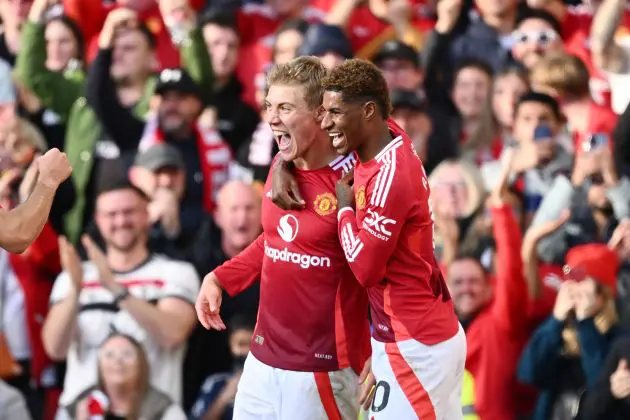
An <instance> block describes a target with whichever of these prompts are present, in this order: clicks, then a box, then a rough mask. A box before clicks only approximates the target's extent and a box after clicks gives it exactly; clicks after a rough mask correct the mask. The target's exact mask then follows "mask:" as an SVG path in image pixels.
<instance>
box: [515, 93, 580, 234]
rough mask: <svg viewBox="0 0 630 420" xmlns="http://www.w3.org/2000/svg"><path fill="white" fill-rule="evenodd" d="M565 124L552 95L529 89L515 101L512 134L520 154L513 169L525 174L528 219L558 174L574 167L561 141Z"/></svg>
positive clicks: (525, 198) (516, 172) (524, 187)
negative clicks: (516, 102) (528, 91)
mask: <svg viewBox="0 0 630 420" xmlns="http://www.w3.org/2000/svg"><path fill="white" fill-rule="evenodd" d="M562 126H563V117H562V114H561V113H560V107H559V105H558V102H557V101H556V100H555V99H554V98H552V97H551V96H549V95H546V94H543V93H539V92H530V93H527V94H525V95H524V96H522V97H521V98H520V100H519V102H518V104H517V105H516V111H515V117H514V125H513V131H512V135H513V137H514V140H515V141H516V144H517V155H516V156H517V158H516V159H515V160H514V166H513V167H512V172H513V173H514V174H515V175H518V176H521V175H522V177H523V178H522V183H523V184H522V191H523V195H524V197H523V199H524V201H525V209H524V210H525V213H526V221H527V223H529V220H531V218H532V217H533V215H534V213H535V212H536V209H538V206H539V205H540V202H541V201H542V198H543V196H545V195H546V194H547V193H549V191H550V190H551V188H552V185H553V182H554V179H555V178H556V176H558V175H560V174H565V175H566V174H568V173H569V172H570V171H571V166H572V165H573V157H572V155H570V154H569V152H567V149H566V148H565V147H563V145H562V144H561V143H560V139H561V136H560V135H561V130H562ZM568 147H570V145H569V146H568ZM556 217H557V216H556Z"/></svg>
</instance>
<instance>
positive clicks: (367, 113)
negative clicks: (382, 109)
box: [363, 101, 378, 121]
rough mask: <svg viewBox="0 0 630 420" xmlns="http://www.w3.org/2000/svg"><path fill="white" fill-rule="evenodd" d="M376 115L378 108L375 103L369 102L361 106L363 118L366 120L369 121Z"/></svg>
mask: <svg viewBox="0 0 630 420" xmlns="http://www.w3.org/2000/svg"><path fill="white" fill-rule="evenodd" d="M377 113H378V108H377V106H376V103H374V102H372V101H370V102H368V103H366V104H365V105H363V118H365V119H366V120H368V121H369V120H372V119H374V118H376V115H377Z"/></svg>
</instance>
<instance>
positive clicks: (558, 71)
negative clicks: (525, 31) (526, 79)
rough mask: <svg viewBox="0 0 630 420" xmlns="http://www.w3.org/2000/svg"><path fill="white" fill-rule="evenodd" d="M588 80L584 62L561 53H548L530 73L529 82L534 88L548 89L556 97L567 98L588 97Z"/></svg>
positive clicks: (574, 56) (576, 57) (588, 76)
mask: <svg viewBox="0 0 630 420" xmlns="http://www.w3.org/2000/svg"><path fill="white" fill-rule="evenodd" d="M589 80H590V75H589V72H588V68H587V67H586V65H585V64H584V62H583V61H582V60H581V59H580V58H579V57H578V56H576V55H571V54H566V53H562V52H556V53H549V54H548V55H546V56H545V57H543V58H542V59H541V60H540V61H539V62H538V64H536V66H535V67H534V68H533V69H532V70H531V73H530V81H531V83H532V86H534V87H535V88H536V87H543V90H546V89H550V90H553V91H554V93H555V94H556V95H559V96H562V97H569V98H581V97H584V96H587V95H589V94H590V88H589ZM536 90H539V89H536Z"/></svg>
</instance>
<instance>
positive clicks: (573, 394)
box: [518, 244, 619, 420]
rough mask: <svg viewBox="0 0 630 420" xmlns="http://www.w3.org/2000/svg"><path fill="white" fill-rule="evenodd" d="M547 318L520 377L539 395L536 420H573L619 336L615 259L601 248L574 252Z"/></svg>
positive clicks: (533, 340) (527, 353) (527, 351)
mask: <svg viewBox="0 0 630 420" xmlns="http://www.w3.org/2000/svg"><path fill="white" fill-rule="evenodd" d="M566 263H567V271H568V270H570V272H569V273H568V275H567V280H565V281H564V282H563V283H562V285H561V286H560V291H559V292H558V296H557V298H556V304H555V307H554V308H553V315H552V316H551V317H549V318H548V319H547V320H546V321H545V322H544V323H543V324H542V325H541V326H540V327H538V329H537V330H536V331H535V332H534V335H533V336H532V338H531V339H530V341H529V343H528V345H527V347H526V348H525V350H524V351H523V354H522V356H521V360H520V363H519V369H518V377H519V379H520V380H521V381H522V382H524V383H526V384H529V385H533V386H535V387H536V388H538V389H539V390H541V391H542V393H541V395H540V397H539V399H538V403H537V405H536V411H535V414H534V417H533V418H534V420H549V419H551V420H565V419H573V418H575V415H576V414H577V412H578V408H579V404H580V399H581V398H582V394H583V393H584V391H585V390H586V389H590V388H591V387H592V386H593V384H594V383H595V381H596V379H597V377H598V375H599V372H600V371H601V369H602V366H603V364H604V360H605V358H606V355H607V354H608V351H609V348H610V344H611V343H612V341H613V340H614V338H615V337H616V336H617V334H618V325H617V324H618V317H617V310H616V308H615V301H614V297H615V292H616V274H617V270H618V268H619V261H618V257H617V255H616V253H615V252H614V251H612V250H610V249H608V247H607V246H606V245H603V244H587V245H581V246H577V247H575V248H573V249H571V251H569V253H568V254H567V257H566Z"/></svg>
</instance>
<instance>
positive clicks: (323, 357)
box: [196, 57, 370, 420]
mask: <svg viewBox="0 0 630 420" xmlns="http://www.w3.org/2000/svg"><path fill="white" fill-rule="evenodd" d="M325 73H326V69H325V67H324V66H323V65H322V64H321V63H320V62H319V60H317V59H316V58H314V57H300V58H297V59H294V60H292V61H290V62H288V63H285V64H282V65H278V66H275V67H274V68H273V69H272V70H271V72H270V74H269V76H268V83H269V91H268V94H267V97H266V99H265V108H266V114H267V118H268V121H269V124H270V126H271V129H272V130H273V132H274V137H275V140H276V142H277V144H278V147H279V149H280V154H279V158H277V162H278V163H279V162H283V161H284V162H289V161H292V162H293V165H294V167H295V168H294V171H293V172H294V174H295V179H296V180H297V184H298V185H299V186H300V187H301V189H302V194H303V195H302V196H303V204H304V205H303V208H302V209H295V210H282V209H280V208H279V207H277V206H275V205H274V204H273V202H272V199H271V198H272V195H273V194H274V193H279V190H278V189H276V188H275V186H274V188H273V190H274V191H273V192H272V188H271V187H272V177H271V176H270V177H268V179H267V182H266V184H265V187H264V198H263V204H262V218H263V233H262V234H261V235H260V236H259V237H258V238H257V239H256V240H255V241H254V242H253V243H252V244H251V245H250V246H249V247H248V248H247V249H245V250H244V251H243V252H242V253H241V254H239V255H238V256H236V257H234V258H233V259H231V260H230V261H228V262H226V263H225V264H223V265H222V266H220V267H218V268H217V269H215V270H214V271H213V272H211V273H210V274H208V275H207V276H206V278H205V279H204V282H203V286H202V289H201V292H200V294H199V297H198V299H197V305H196V308H197V315H198V318H199V320H200V322H201V323H202V324H203V325H204V326H205V327H206V328H214V329H219V330H220V329H224V328H225V325H224V324H223V321H222V320H221V318H220V317H219V315H218V314H219V307H220V304H221V293H222V289H223V290H225V291H227V292H228V294H230V295H232V296H233V295H236V294H238V293H239V292H241V291H242V290H244V289H246V288H247V287H248V286H249V285H251V284H252V283H253V282H254V281H256V280H257V279H259V278H260V282H261V285H260V309H259V312H258V321H257V324H256V329H255V331H254V338H253V341H252V343H251V353H250V355H249V356H248V358H247V360H246V362H245V367H244V371H243V375H242V377H241V380H240V383H239V387H238V392H237V395H236V401H235V407H234V417H235V418H238V419H254V418H256V419H259V418H263V417H264V418H273V419H286V420H293V419H302V418H329V419H342V418H343V419H352V420H354V419H356V418H357V415H358V412H357V409H358V407H357V404H356V396H357V394H356V392H357V385H358V381H357V379H358V376H357V374H356V372H358V371H360V370H361V369H363V367H364V365H365V362H366V359H367V358H368V357H369V352H370V346H369V324H368V319H367V310H368V298H367V294H366V292H365V290H364V289H362V288H361V286H360V285H359V284H358V283H357V282H356V280H355V278H354V276H353V275H352V271H351V270H350V268H349V266H348V264H347V262H346V260H345V257H344V253H343V250H342V248H341V245H340V244H339V241H338V240H337V216H336V209H337V202H336V199H335V195H334V188H335V183H336V181H337V180H338V179H339V178H340V177H341V175H342V174H343V173H345V172H347V171H348V170H350V169H351V168H352V167H353V166H354V160H355V159H354V156H347V157H343V156H337V155H336V153H335V151H334V150H333V149H332V147H331V146H330V143H329V141H328V136H327V135H326V133H325V132H323V131H322V130H321V129H320V128H319V122H320V120H321V119H320V118H319V115H320V114H319V111H318V109H319V105H320V104H321V80H322V78H323V77H324V75H325Z"/></svg>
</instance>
